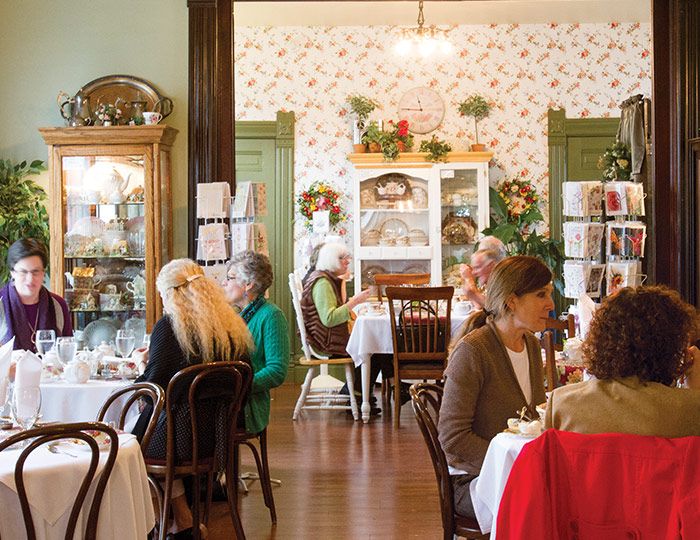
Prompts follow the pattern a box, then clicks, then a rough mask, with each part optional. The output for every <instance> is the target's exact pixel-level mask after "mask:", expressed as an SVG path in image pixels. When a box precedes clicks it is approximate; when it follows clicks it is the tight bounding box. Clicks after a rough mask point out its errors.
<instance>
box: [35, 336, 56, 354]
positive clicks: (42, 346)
mask: <svg viewBox="0 0 700 540" xmlns="http://www.w3.org/2000/svg"><path fill="white" fill-rule="evenodd" d="M54 343H56V332H55V331H54V330H37V331H36V352H37V353H39V354H40V355H41V356H43V355H45V354H46V353H47V352H49V351H50V350H51V348H52V347H53V346H54Z"/></svg>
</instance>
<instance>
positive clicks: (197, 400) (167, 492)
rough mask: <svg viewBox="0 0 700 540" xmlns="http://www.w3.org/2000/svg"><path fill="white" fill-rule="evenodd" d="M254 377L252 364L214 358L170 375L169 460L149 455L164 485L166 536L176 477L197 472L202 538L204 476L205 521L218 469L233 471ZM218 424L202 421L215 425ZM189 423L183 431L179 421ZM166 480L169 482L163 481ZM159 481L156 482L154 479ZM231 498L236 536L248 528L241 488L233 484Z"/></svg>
mask: <svg viewBox="0 0 700 540" xmlns="http://www.w3.org/2000/svg"><path fill="white" fill-rule="evenodd" d="M251 380H252V370H251V368H250V365H248V364H246V363H243V362H211V363H208V364H197V365H192V366H189V367H186V368H184V369H182V370H180V371H178V372H177V373H176V374H175V376H174V377H173V378H172V379H171V380H170V383H169V384H168V389H167V390H166V394H165V422H166V430H167V431H166V433H167V435H166V437H167V450H166V459H165V460H156V459H152V458H148V457H147V458H146V471H147V473H148V474H149V476H152V477H153V478H154V479H155V480H158V482H155V485H157V486H158V487H159V490H160V502H161V507H160V530H159V538H160V540H165V537H166V532H167V530H168V527H167V526H165V524H167V523H168V518H169V513H170V500H171V498H172V487H173V481H174V480H175V479H178V478H184V477H188V476H191V477H193V480H194V481H193V493H194V496H193V500H192V518H193V523H194V525H193V527H192V535H193V538H195V540H198V539H199V538H200V529H199V523H200V522H201V521H202V520H200V517H199V515H200V511H199V506H200V494H201V490H200V477H201V476H202V475H206V476H207V495H206V507H205V514H204V516H205V518H204V523H205V524H206V521H207V518H208V516H209V513H210V512H209V509H210V506H211V498H212V490H213V482H214V474H215V473H216V472H217V471H220V470H225V473H226V477H227V478H235V475H234V473H233V469H234V466H233V459H232V457H233V447H234V437H233V436H234V433H235V431H236V425H237V418H238V412H239V411H240V409H241V407H242V405H243V402H244V400H245V398H246V396H247V394H248V391H249V387H244V386H243V385H244V381H248V385H249V384H250V381H251ZM212 423H213V424H214V426H215V427H214V429H211V428H205V427H202V428H200V426H211V425H212ZM186 424H189V426H190V431H191V434H189V436H183V435H182V434H181V430H180V429H178V426H182V425H186ZM182 448H187V449H188V450H190V452H189V454H190V456H189V457H188V458H186V459H182V458H180V457H178V453H180V452H179V449H182ZM161 484H163V486H161ZM152 485H153V483H152ZM227 498H228V503H229V510H230V513H231V520H232V521H233V528H234V531H235V533H236V538H238V539H239V540H243V539H244V538H245V533H244V532H243V525H242V523H241V520H240V516H239V514H238V506H237V501H236V496H235V490H231V489H228V490H227Z"/></svg>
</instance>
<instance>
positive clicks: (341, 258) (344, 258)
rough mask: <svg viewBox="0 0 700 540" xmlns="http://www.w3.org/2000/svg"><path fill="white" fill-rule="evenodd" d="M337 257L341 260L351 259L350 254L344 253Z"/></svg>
mask: <svg viewBox="0 0 700 540" xmlns="http://www.w3.org/2000/svg"><path fill="white" fill-rule="evenodd" d="M338 259H339V260H341V261H349V260H351V259H352V255H350V254H349V253H346V254H345V255H341V256H340V257H338Z"/></svg>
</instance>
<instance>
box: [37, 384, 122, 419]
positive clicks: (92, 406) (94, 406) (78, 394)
mask: <svg viewBox="0 0 700 540" xmlns="http://www.w3.org/2000/svg"><path fill="white" fill-rule="evenodd" d="M129 384H131V381H121V380H117V381H88V382H86V383H85V384H73V383H68V382H65V381H47V382H42V383H41V414H42V418H41V419H42V421H43V422H90V421H93V420H95V419H96V418H97V413H98V412H99V410H100V408H101V407H102V404H103V403H104V402H105V401H106V400H107V398H108V397H109V395H110V394H111V393H112V392H114V391H115V390H116V389H118V388H122V387H124V386H126V385H129ZM120 410H121V406H120V405H119V404H118V403H115V404H114V405H113V406H112V408H111V409H110V410H109V412H108V414H107V416H106V417H105V421H106V422H109V421H116V420H117V419H118V418H119V411H120Z"/></svg>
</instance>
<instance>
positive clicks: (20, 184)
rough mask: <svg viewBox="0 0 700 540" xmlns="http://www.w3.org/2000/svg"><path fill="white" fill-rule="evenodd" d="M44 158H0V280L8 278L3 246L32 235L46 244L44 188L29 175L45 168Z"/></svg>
mask: <svg viewBox="0 0 700 540" xmlns="http://www.w3.org/2000/svg"><path fill="white" fill-rule="evenodd" d="M45 170H46V167H45V166H44V162H43V161H40V160H36V161H32V162H31V163H30V164H29V165H27V162H26V161H23V162H22V163H19V164H15V163H12V162H11V161H10V160H2V159H0V283H4V282H6V281H8V280H9V278H10V269H9V268H7V264H6V260H7V249H8V248H9V247H10V246H11V245H12V244H13V243H14V242H15V241H17V240H19V239H20V238H36V239H37V240H40V241H42V242H43V243H44V244H46V246H47V247H48V245H49V216H48V213H47V212H46V208H45V207H44V205H43V201H45V200H46V192H45V191H44V189H43V188H42V187H41V186H39V185H37V184H36V183H35V182H34V181H33V180H31V179H30V178H28V177H29V176H31V175H34V174H38V173H40V172H41V171H45Z"/></svg>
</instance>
